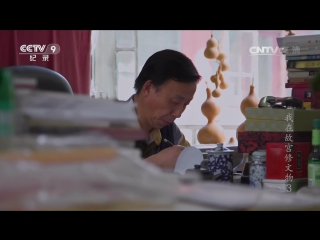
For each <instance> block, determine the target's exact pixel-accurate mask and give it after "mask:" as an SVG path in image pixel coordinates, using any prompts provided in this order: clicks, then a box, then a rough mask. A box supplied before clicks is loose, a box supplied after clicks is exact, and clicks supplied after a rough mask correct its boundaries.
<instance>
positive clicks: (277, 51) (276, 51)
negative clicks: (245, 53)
mask: <svg viewBox="0 0 320 240" xmlns="http://www.w3.org/2000/svg"><path fill="white" fill-rule="evenodd" d="M249 52H250V53H251V56H255V55H277V56H281V55H282V54H283V53H284V48H279V47H275V48H274V47H250V48H249Z"/></svg>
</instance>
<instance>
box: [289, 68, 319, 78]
mask: <svg viewBox="0 0 320 240" xmlns="http://www.w3.org/2000/svg"><path fill="white" fill-rule="evenodd" d="M317 73H320V70H318V71H288V72H287V76H288V78H289V79H290V78H306V77H311V76H315V75H316V74H317Z"/></svg>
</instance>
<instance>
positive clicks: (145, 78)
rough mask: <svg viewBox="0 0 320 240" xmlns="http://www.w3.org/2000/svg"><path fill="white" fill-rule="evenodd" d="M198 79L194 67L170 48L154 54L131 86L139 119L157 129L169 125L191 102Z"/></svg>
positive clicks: (199, 77)
mask: <svg viewBox="0 0 320 240" xmlns="http://www.w3.org/2000/svg"><path fill="white" fill-rule="evenodd" d="M200 80H201V76H200V75H199V73H198V71H197V69H196V67H195V66H194V64H193V63H192V61H191V60H190V59H189V58H188V57H187V56H185V55H184V54H183V53H181V52H178V51H174V50H169V49H166V50H162V51H159V52H156V53H155V54H153V55H152V56H151V57H149V59H148V60H147V61H146V63H145V65H144V66H143V68H142V70H141V72H140V74H139V76H138V77H137V79H136V81H135V84H134V88H135V90H136V94H137V95H138V98H139V103H138V104H139V105H140V106H139V111H138V114H139V117H140V118H143V119H140V120H142V121H143V122H144V124H147V125H148V127H149V128H159V129H160V128H162V127H164V126H165V125H168V124H170V123H172V122H173V121H174V120H175V119H176V118H179V117H180V116H181V114H182V113H183V111H184V110H185V108H186V106H187V105H188V104H189V103H190V101H191V100H192V99H193V96H194V93H195V91H196V89H197V84H198V82H199V81H200Z"/></svg>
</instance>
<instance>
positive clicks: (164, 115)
mask: <svg viewBox="0 0 320 240" xmlns="http://www.w3.org/2000/svg"><path fill="white" fill-rule="evenodd" d="M146 84H150V86H149V87H148V86H147V87H146V88H145V89H144V90H143V94H144V96H145V104H144V105H145V106H146V107H145V108H144V109H143V111H144V113H145V114H144V115H145V117H146V118H147V121H148V123H149V124H150V125H151V127H152V128H158V129H160V128H162V127H164V126H166V125H169V124H170V123H172V122H173V121H174V120H175V119H176V118H179V117H181V114H182V113H183V112H184V110H185V109H186V106H187V105H188V104H189V103H190V101H191V100H192V99H193V95H194V93H195V92H196V89H197V83H180V82H177V81H174V80H168V81H167V82H166V83H165V84H163V85H162V86H160V87H158V88H156V87H155V86H153V85H152V84H151V82H149V83H148V82H147V83H146Z"/></svg>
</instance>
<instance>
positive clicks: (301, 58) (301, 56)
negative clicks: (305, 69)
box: [286, 54, 320, 60]
mask: <svg viewBox="0 0 320 240" xmlns="http://www.w3.org/2000/svg"><path fill="white" fill-rule="evenodd" d="M311 59H320V54H318V55H297V56H286V60H311Z"/></svg>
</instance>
